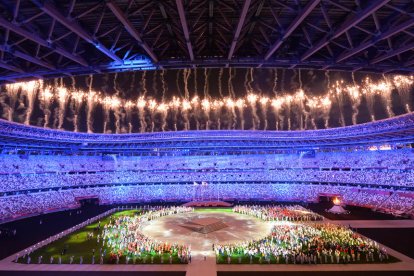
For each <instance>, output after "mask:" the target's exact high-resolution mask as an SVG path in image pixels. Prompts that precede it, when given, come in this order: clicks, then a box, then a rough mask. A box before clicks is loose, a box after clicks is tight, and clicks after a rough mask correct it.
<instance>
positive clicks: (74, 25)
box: [32, 0, 122, 62]
mask: <svg viewBox="0 0 414 276" xmlns="http://www.w3.org/2000/svg"><path fill="white" fill-rule="evenodd" d="M32 2H33V3H34V4H35V5H37V6H38V7H39V8H40V9H41V10H42V11H44V12H45V13H46V14H48V15H49V16H50V17H52V18H54V19H55V20H56V21H58V22H59V23H60V24H62V25H64V26H65V27H66V28H68V29H69V30H71V31H72V32H74V33H75V34H77V35H78V36H80V37H82V38H83V39H84V40H86V41H87V42H88V43H90V44H93V45H94V46H95V47H96V49H98V50H99V51H101V52H102V53H103V54H105V55H106V56H108V57H109V58H111V59H112V60H114V61H117V62H122V60H121V59H120V58H119V57H118V56H117V55H115V54H114V53H113V52H112V51H110V50H109V49H108V48H106V47H105V46H104V45H103V44H102V43H100V42H99V41H98V40H97V39H95V38H93V37H92V35H91V34H89V33H88V32H87V31H85V30H84V29H83V28H82V27H81V26H80V25H79V23H78V22H77V21H76V20H75V19H71V18H68V17H66V16H65V15H63V14H62V13H61V12H60V11H59V10H58V9H57V8H56V7H55V6H54V5H52V4H51V3H50V2H43V1H41V0H32Z"/></svg>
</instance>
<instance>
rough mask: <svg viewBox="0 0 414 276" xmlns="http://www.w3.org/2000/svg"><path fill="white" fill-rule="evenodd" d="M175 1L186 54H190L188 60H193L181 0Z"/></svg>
mask: <svg viewBox="0 0 414 276" xmlns="http://www.w3.org/2000/svg"><path fill="white" fill-rule="evenodd" d="M175 2H176V4H177V10H178V14H179V16H180V21H181V27H182V28H183V33H184V38H185V43H186V44H187V49H188V55H189V56H190V60H191V61H193V60H194V53H193V47H192V45H191V41H190V33H189V31H188V25H187V20H186V18H185V12H184V5H183V1H182V0H176V1H175Z"/></svg>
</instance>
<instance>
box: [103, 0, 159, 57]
mask: <svg viewBox="0 0 414 276" xmlns="http://www.w3.org/2000/svg"><path fill="white" fill-rule="evenodd" d="M106 5H107V6H108V8H109V9H110V10H111V11H112V13H113V14H114V15H115V16H116V18H118V20H119V21H120V22H121V23H122V25H124V27H125V30H126V31H127V32H128V33H129V34H130V35H131V36H132V37H133V38H134V39H135V40H136V41H137V42H138V45H139V46H140V47H141V48H142V49H143V50H144V51H145V52H146V53H147V54H148V55H149V56H150V58H151V59H152V60H153V61H154V62H158V58H157V56H156V55H155V53H154V52H153V50H152V49H151V47H149V46H148V44H147V43H145V42H144V41H143V40H142V38H141V35H140V34H139V33H138V31H137V30H136V29H135V27H134V26H133V25H132V23H131V21H129V20H128V18H127V17H126V15H125V14H124V12H123V11H122V10H121V9H120V8H119V7H118V6H117V5H116V4H115V3H114V2H113V1H108V2H106Z"/></svg>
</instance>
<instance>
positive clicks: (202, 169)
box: [0, 114, 414, 220]
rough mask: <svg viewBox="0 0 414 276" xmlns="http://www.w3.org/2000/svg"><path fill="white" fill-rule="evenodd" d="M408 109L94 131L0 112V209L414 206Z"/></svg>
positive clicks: (5, 214)
mask: <svg viewBox="0 0 414 276" xmlns="http://www.w3.org/2000/svg"><path fill="white" fill-rule="evenodd" d="M413 117H414V115H412V114H409V115H404V116H400V117H396V118H393V119H387V120H383V121H378V122H375V123H369V124H363V125H358V126H353V127H346V128H339V129H336V130H334V129H331V130H320V131H306V132H300V131H294V132H260V131H250V132H249V131H244V132H243V131H233V132H231V131H230V132H226V131H222V132H220V131H211V132H209V131H200V132H175V133H154V134H143V135H98V134H96V135H93V134H79V133H72V132H66V131H56V130H47V129H43V128H35V127H28V126H23V125H19V124H13V123H8V122H4V121H1V122H0V135H1V149H2V154H1V155H0V206H2V208H1V209H0V219H2V220H10V219H15V218H18V217H23V216H26V215H33V214H37V213H42V212H50V211H54V210H59V209H66V208H73V207H77V206H78V200H79V199H80V198H85V197H95V198H99V201H100V203H101V204H111V203H126V202H134V203H135V202H137V203H143V202H167V201H174V202H177V201H180V202H187V201H192V200H246V201H249V200H250V201H253V200H255V201H256V200H266V201H267V200H272V201H302V202H314V201H317V200H318V198H319V196H321V195H328V196H341V197H342V198H343V200H344V202H345V203H346V204H352V205H359V206H367V207H370V208H376V209H381V210H384V211H386V212H393V213H405V214H408V215H411V214H413V213H414V210H413V206H414V152H413V149H412V147H411V145H412V142H413V140H414V139H413V136H414V128H413V125H414V120H413Z"/></svg>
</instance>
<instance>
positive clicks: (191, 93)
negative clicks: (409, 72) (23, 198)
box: [0, 68, 414, 133]
mask: <svg viewBox="0 0 414 276" xmlns="http://www.w3.org/2000/svg"><path fill="white" fill-rule="evenodd" d="M225 70H227V72H226V71H225ZM238 70H240V69H238ZM177 72H180V73H181V72H182V84H184V86H182V88H183V90H181V88H179V87H178V88H177V91H184V95H183V96H181V97H180V96H177V95H175V96H169V95H168V94H167V92H168V91H169V90H171V88H170V89H168V83H167V81H166V76H165V74H166V71H160V72H159V73H157V75H155V74H153V75H152V78H151V79H150V80H158V79H159V81H160V84H159V85H157V84H152V86H150V87H149V88H151V87H152V89H153V90H154V89H155V90H157V89H160V91H159V92H158V93H156V92H154V93H151V94H150V92H149V91H148V87H147V84H148V79H147V78H146V74H147V73H145V72H143V73H142V76H141V80H140V87H138V88H139V90H136V89H134V84H128V87H129V88H128V89H129V90H128V94H126V93H124V91H123V90H122V87H121V86H120V85H119V83H118V82H119V81H120V80H119V78H118V79H117V75H115V77H114V78H113V85H112V88H113V89H114V92H115V94H112V95H109V94H107V93H104V92H103V91H97V90H94V87H93V76H92V75H90V76H89V77H87V79H86V86H87V89H85V90H81V89H79V88H77V87H76V83H75V79H74V78H72V82H71V86H64V85H63V82H62V80H60V81H58V80H56V81H54V82H53V81H52V82H47V81H41V80H39V81H30V82H20V83H13V84H7V85H5V89H3V92H2V94H0V99H1V107H2V111H3V118H5V119H7V120H10V121H17V122H21V123H25V124H37V125H41V126H44V127H54V128H57V129H63V128H69V129H70V126H71V125H72V127H73V130H74V131H76V132H78V131H81V126H83V125H86V131H87V132H89V133H90V132H93V131H94V127H93V126H94V117H95V116H96V112H97V110H102V111H103V122H102V124H103V132H116V133H132V132H134V131H135V132H137V131H139V132H141V133H143V132H153V131H169V130H174V131H177V130H191V129H197V130H198V129H206V130H209V129H241V130H243V129H245V128H248V129H253V130H259V129H261V130H293V129H317V128H320V127H321V126H322V125H323V126H324V127H325V128H329V126H330V124H332V118H331V109H332V108H333V103H334V104H335V106H334V107H335V108H337V107H336V105H337V106H338V109H336V110H338V113H337V117H339V124H340V125H341V126H345V125H346V119H345V117H346V115H347V114H346V112H345V110H344V109H343V108H344V103H345V102H349V103H350V104H351V106H352V114H349V117H347V118H348V119H349V121H351V120H352V124H356V123H357V120H358V114H359V112H360V106H361V100H362V99H365V102H366V106H367V108H368V111H369V114H370V118H371V120H375V119H376V117H375V108H374V105H375V104H378V103H380V104H382V106H383V110H384V111H385V112H386V115H387V116H388V117H392V116H394V111H393V106H392V103H393V102H392V94H393V91H396V92H398V94H399V95H400V99H401V102H402V103H403V106H404V108H405V111H406V112H411V107H410V104H409V100H410V97H411V96H410V92H411V89H412V87H413V84H414V78H413V77H412V76H400V75H395V76H383V77H382V78H380V79H379V80H374V79H371V78H369V77H366V78H364V79H363V80H362V81H361V83H360V84H357V82H356V81H355V78H354V75H353V76H352V77H353V82H352V83H347V82H346V81H344V80H335V81H332V83H331V76H330V75H329V74H326V78H327V87H326V90H325V91H326V92H325V93H319V94H318V95H315V94H313V93H311V92H312V91H309V89H307V88H306V86H304V87H303V85H302V77H301V71H298V73H295V75H294V76H295V77H296V76H298V77H299V79H298V80H299V82H298V83H297V85H296V89H295V90H293V91H290V92H287V91H284V90H283V89H284V87H285V85H284V84H283V81H284V79H285V72H284V70H283V71H282V74H281V79H280V80H278V72H277V70H273V71H272V74H271V76H272V77H271V80H270V82H271V83H270V85H269V89H268V90H266V89H263V87H262V88H260V89H256V90H255V87H257V86H258V83H257V82H256V81H255V80H254V77H255V74H254V72H253V69H250V70H246V73H245V75H244V78H245V79H244V83H241V84H240V85H239V84H238V83H237V82H236V79H235V76H236V69H232V70H231V71H230V69H223V68H222V69H220V71H217V78H216V79H217V81H218V86H217V88H218V93H217V94H216V95H217V96H218V97H215V96H212V95H214V93H212V91H211V89H212V88H213V86H211V85H209V80H210V82H212V81H214V79H215V78H214V77H215V75H214V74H213V73H214V72H212V71H211V70H210V69H209V70H204V71H203V77H204V81H203V82H202V83H203V87H202V88H201V89H202V90H201V93H202V94H203V97H201V98H200V97H199V96H198V92H200V91H197V89H198V88H200V87H198V86H197V77H196V72H197V71H196V70H195V69H194V70H192V69H186V70H184V71H177ZM177 76H180V74H177ZM200 77H201V76H200ZM224 77H228V78H227V79H226V81H227V89H226V85H224V86H223V84H224V83H223V81H224V79H223V78H224ZM191 78H193V80H192V81H194V88H193V87H191V88H190V85H189V81H190V79H191ZM133 79H135V74H134V75H133ZM180 79H181V77H180ZM239 79H240V76H239ZM278 81H280V82H279V83H278ZM177 83H178V80H177ZM278 84H280V85H278ZM241 85H242V86H244V89H246V90H245V91H244V93H242V92H240V91H239V89H237V88H238V87H240V86H241ZM236 91H237V93H236ZM259 91H262V92H261V93H259ZM226 92H227V95H226ZM236 94H237V95H238V96H236ZM243 94H244V95H245V96H241V95H243ZM123 95H128V97H129V98H125V96H123ZM157 95H158V98H157ZM376 99H380V100H376ZM376 101H377V102H376ZM37 104H38V105H37ZM98 106H99V107H100V108H99V109H97V108H96V107H98ZM82 114H86V116H82ZM39 115H40V118H36V119H35V118H34V117H35V116H38V117H39ZM84 117H86V118H84ZM112 118H115V122H111V120H112ZM51 120H53V121H52V122H53V124H52V125H51ZM83 120H84V121H83ZM68 126H69V127H68ZM112 126H114V129H112Z"/></svg>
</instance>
